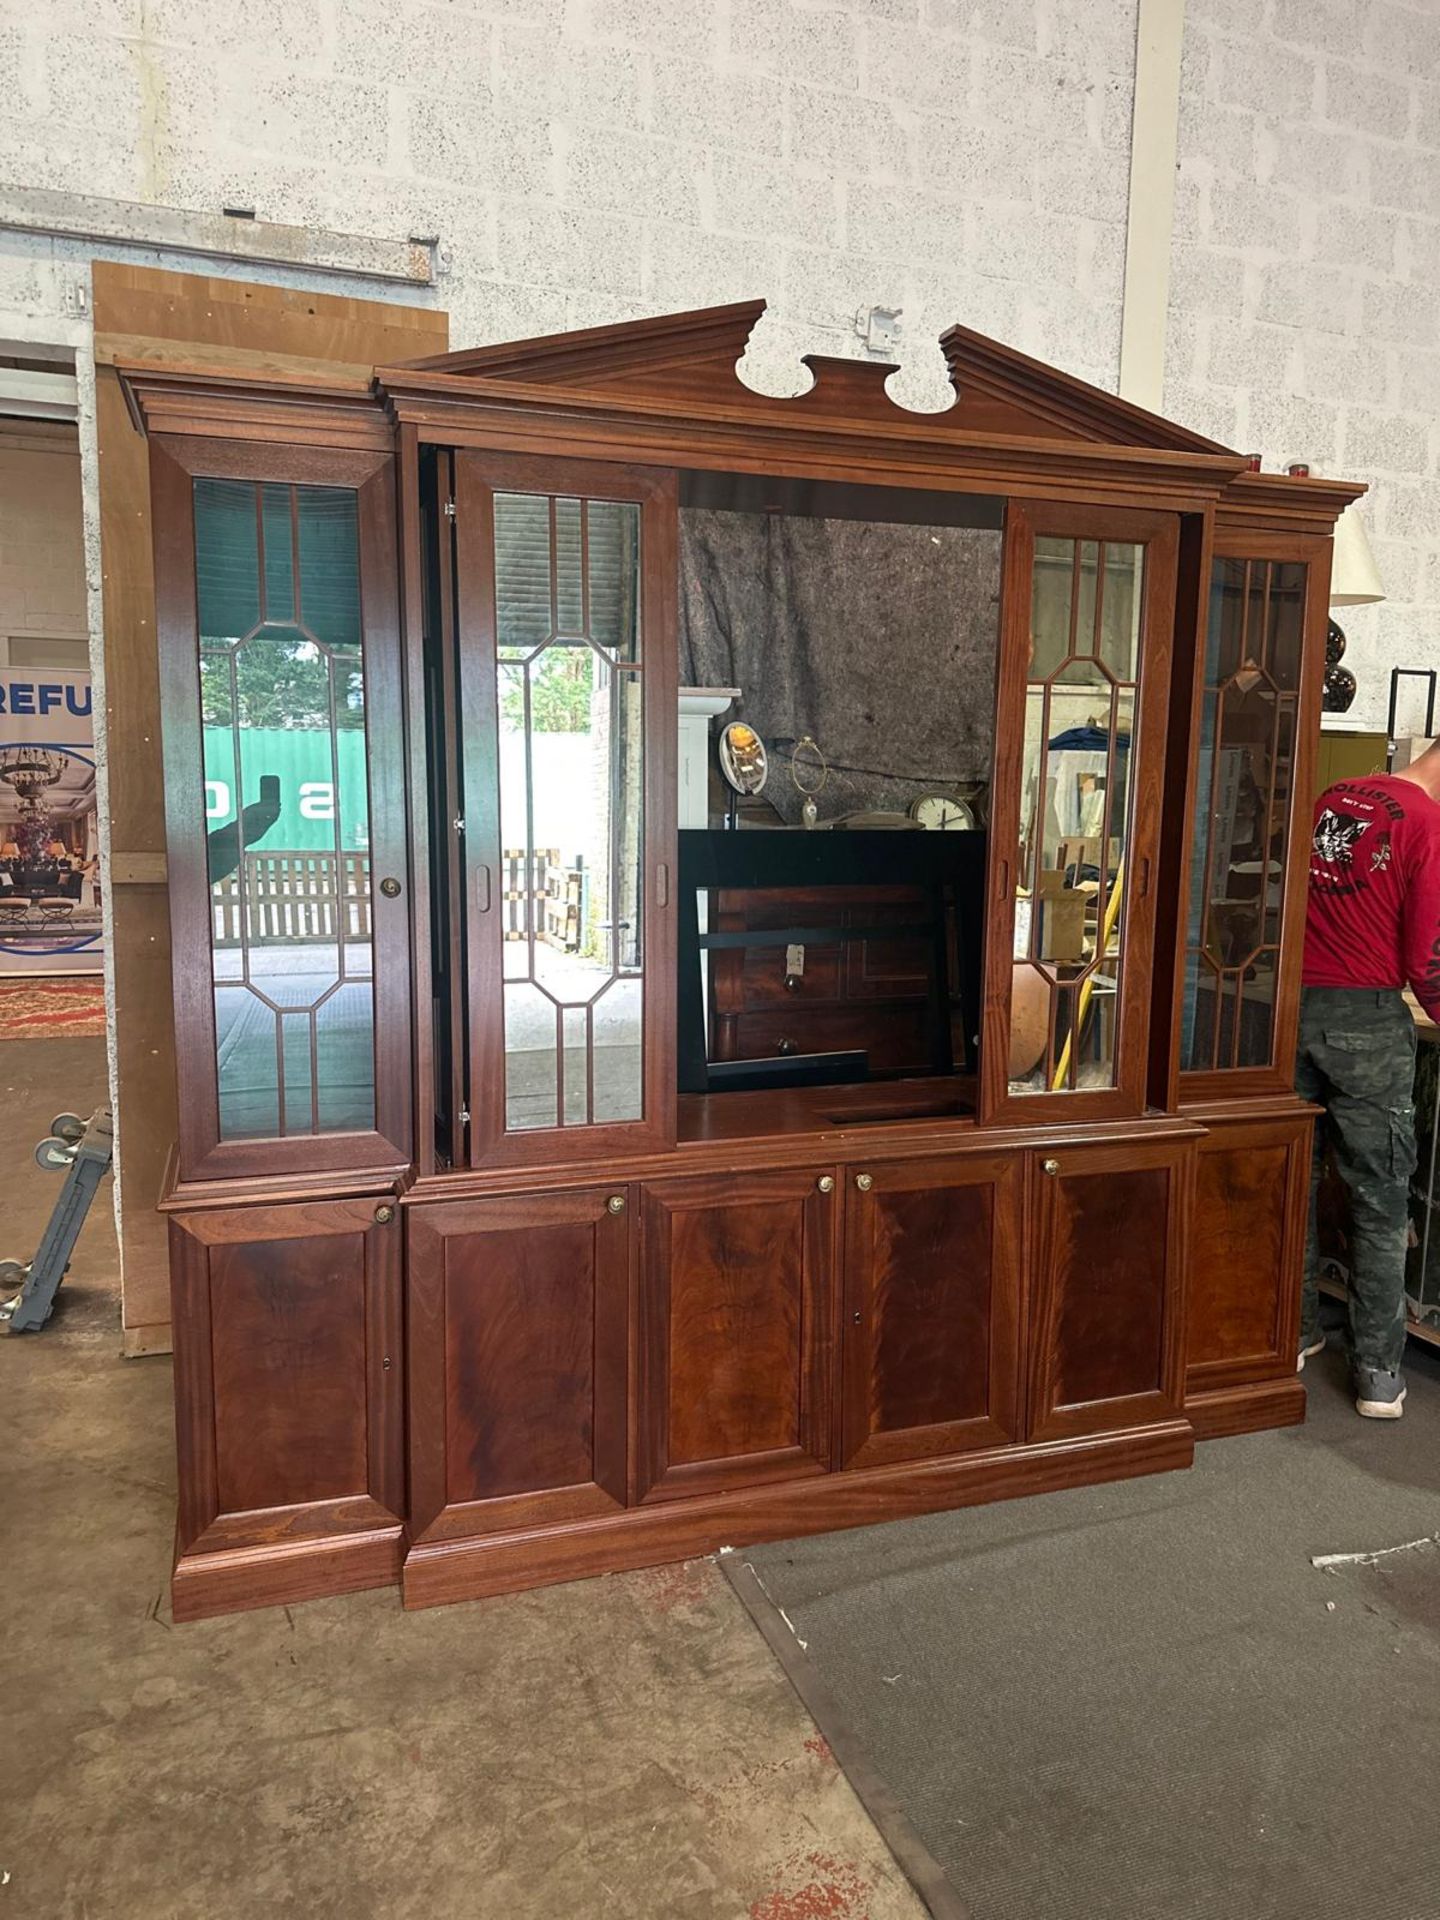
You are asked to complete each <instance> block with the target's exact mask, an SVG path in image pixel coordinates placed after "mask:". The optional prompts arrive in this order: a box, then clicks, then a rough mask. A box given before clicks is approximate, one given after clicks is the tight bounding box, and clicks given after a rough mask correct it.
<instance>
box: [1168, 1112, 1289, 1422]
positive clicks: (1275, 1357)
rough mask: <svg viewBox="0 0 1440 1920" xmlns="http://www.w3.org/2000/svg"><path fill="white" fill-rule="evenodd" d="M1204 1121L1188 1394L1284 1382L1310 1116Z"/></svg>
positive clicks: (1193, 1240) (1193, 1239)
mask: <svg viewBox="0 0 1440 1920" xmlns="http://www.w3.org/2000/svg"><path fill="white" fill-rule="evenodd" d="M1210 1124H1211V1126H1212V1128H1213V1131H1212V1132H1211V1133H1210V1134H1209V1135H1208V1137H1207V1138H1206V1139H1205V1140H1203V1141H1202V1142H1201V1145H1200V1151H1199V1153H1198V1155H1197V1165H1196V1175H1195V1222H1194V1228H1193V1231H1192V1233H1191V1236H1190V1287H1189V1293H1188V1298H1187V1302H1186V1322H1187V1337H1186V1343H1185V1361H1186V1376H1185V1385H1186V1389H1187V1391H1188V1392H1190V1393H1206V1392H1210V1391H1213V1390H1214V1389H1216V1388H1219V1387H1233V1386H1245V1385H1248V1384H1250V1383H1252V1382H1254V1381H1259V1380H1270V1379H1274V1378H1276V1377H1277V1376H1278V1377H1280V1378H1283V1379H1286V1380H1290V1379H1293V1377H1294V1372H1295V1353H1296V1350H1297V1348H1298V1346H1299V1332H1300V1281H1301V1275H1302V1270H1303V1265H1304V1259H1305V1229H1306V1214H1307V1208H1308V1205H1309V1192H1310V1187H1309V1176H1310V1130H1311V1125H1312V1119H1311V1116H1310V1114H1308V1113H1303V1112H1302V1113H1295V1114H1292V1115H1284V1116H1278V1117H1274V1116H1272V1117H1268V1118H1257V1119H1253V1120H1233V1121H1224V1122H1221V1121H1216V1122H1212V1123H1210Z"/></svg>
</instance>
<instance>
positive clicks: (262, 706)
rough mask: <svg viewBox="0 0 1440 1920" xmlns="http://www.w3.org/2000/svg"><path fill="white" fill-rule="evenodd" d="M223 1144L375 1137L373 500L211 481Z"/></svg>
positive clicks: (214, 934) (214, 892) (209, 655)
mask: <svg viewBox="0 0 1440 1920" xmlns="http://www.w3.org/2000/svg"><path fill="white" fill-rule="evenodd" d="M193 489H194V492H193V499H194V513H195V582H196V610H197V615H198V635H199V652H200V705H201V724H202V741H203V756H204V782H205V801H204V814H205V817H204V832H205V838H206V860H207V867H208V883H209V895H210V945H211V974H212V983H213V994H214V1005H215V1045H216V1068H217V1080H218V1088H219V1120H220V1138H221V1140H222V1141H225V1140H257V1139H275V1138H286V1137H292V1136H298V1135H317V1134H328V1133H349V1132H360V1131H367V1130H369V1129H371V1128H373V1127H374V1126H375V1010H374V972H375V970H374V955H373V944H372V935H371V900H370V796H369V782H368V771H367V757H366V672H365V649H364V640H363V634H362V621H361V593H360V557H359V519H358V510H357V498H356V494H355V492H354V490H353V489H351V488H345V487H321V486H291V485H288V484H280V483H276V482H265V481H251V480H233V479H203V478H201V479H196V480H195V481H194V482H193Z"/></svg>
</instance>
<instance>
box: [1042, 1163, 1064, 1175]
mask: <svg viewBox="0 0 1440 1920" xmlns="http://www.w3.org/2000/svg"><path fill="white" fill-rule="evenodd" d="M1040 1171H1041V1172H1042V1173H1048V1174H1050V1175H1051V1176H1052V1178H1053V1176H1054V1175H1055V1174H1057V1173H1059V1171H1060V1162H1059V1161H1058V1160H1042V1161H1041V1162H1040Z"/></svg>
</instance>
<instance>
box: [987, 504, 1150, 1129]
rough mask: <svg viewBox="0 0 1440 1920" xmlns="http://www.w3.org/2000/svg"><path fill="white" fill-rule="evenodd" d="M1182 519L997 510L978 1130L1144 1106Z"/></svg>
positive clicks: (1065, 508) (1032, 507) (1115, 1114)
mask: <svg viewBox="0 0 1440 1920" xmlns="http://www.w3.org/2000/svg"><path fill="white" fill-rule="evenodd" d="M1178 543H1179V520H1178V517H1177V516H1176V515H1174V514H1170V513H1138V512H1127V511H1125V510H1123V509H1119V508H1109V507H1090V506H1074V505H1068V504H1064V503H1060V502H1048V501H1018V500H1015V501H1011V503H1010V505H1009V508H1008V509H1007V512H1006V518H1005V572H1004V603H1003V607H1002V616H1001V664H1000V694H999V703H998V712H997V717H996V728H995V735H996V741H997V747H996V760H995V775H994V785H993V787H992V801H991V863H990V887H991V895H990V911H989V916H988V931H987V939H986V971H985V978H986V1003H985V1012H984V1024H983V1037H984V1046H983V1057H982V1061H981V1118H982V1120H983V1121H985V1122H987V1123H990V1124H994V1123H995V1122H1004V1123H1009V1124H1023V1123H1025V1122H1027V1121H1045V1122H1048V1121H1050V1120H1060V1119H1067V1120H1081V1119H1091V1118H1095V1119H1099V1118H1116V1119H1119V1118H1124V1117H1127V1116H1133V1115H1136V1114H1139V1113H1140V1112H1142V1111H1143V1109H1144V1106H1145V1077H1146V1065H1147V1061H1146V1052H1147V1036H1148V1028H1149V1018H1150V968H1151V958H1152V954H1153V951H1154V945H1155V910H1156V888H1155V885H1154V875H1155V866H1156V854H1157V849H1158V842H1159V825H1160V802H1161V795H1162V788H1163V776H1164V766H1165V718H1166V710H1167V707H1166V703H1167V697H1168V692H1169V683H1170V648H1171V637H1172V633H1173V628H1174V618H1175V574H1176V555H1177V551H1178Z"/></svg>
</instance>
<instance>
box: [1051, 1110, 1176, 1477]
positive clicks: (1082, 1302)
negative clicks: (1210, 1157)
mask: <svg viewBox="0 0 1440 1920" xmlns="http://www.w3.org/2000/svg"><path fill="white" fill-rule="evenodd" d="M1193 1159H1194V1148H1193V1145H1191V1143H1189V1142H1173V1143H1172V1142H1165V1143H1160V1142H1156V1143H1153V1144H1142V1143H1140V1142H1138V1141H1132V1142H1127V1143H1125V1144H1122V1145H1115V1146H1105V1147H1074V1148H1060V1149H1057V1150H1056V1151H1055V1152H1053V1153H1051V1154H1035V1155H1033V1156H1032V1159H1031V1167H1030V1176H1031V1230H1032V1246H1033V1248H1034V1253H1033V1257H1032V1285H1033V1289H1034V1293H1033V1305H1032V1316H1033V1324H1032V1329H1031V1335H1030V1354H1031V1373H1030V1395H1029V1436H1028V1437H1029V1438H1030V1439H1031V1440H1062V1439H1070V1438H1072V1437H1075V1436H1078V1435H1081V1434H1090V1433H1104V1432H1109V1431H1110V1430H1112V1429H1115V1428H1123V1427H1132V1426H1145V1425H1148V1424H1149V1423H1150V1422H1152V1421H1156V1420H1165V1419H1173V1418H1174V1417H1175V1416H1176V1415H1177V1414H1178V1413H1179V1412H1180V1407H1181V1398H1182V1382H1181V1367H1182V1364H1183V1353H1182V1345H1181V1331H1182V1330H1181V1311H1182V1306H1183V1284H1182V1282H1183V1273H1184V1265H1183V1263H1184V1258H1185V1248H1186V1241H1185V1234H1186V1227H1187V1221H1188V1216H1189V1210H1190V1208H1189V1201H1190V1188H1191V1182H1192V1180H1193Z"/></svg>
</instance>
